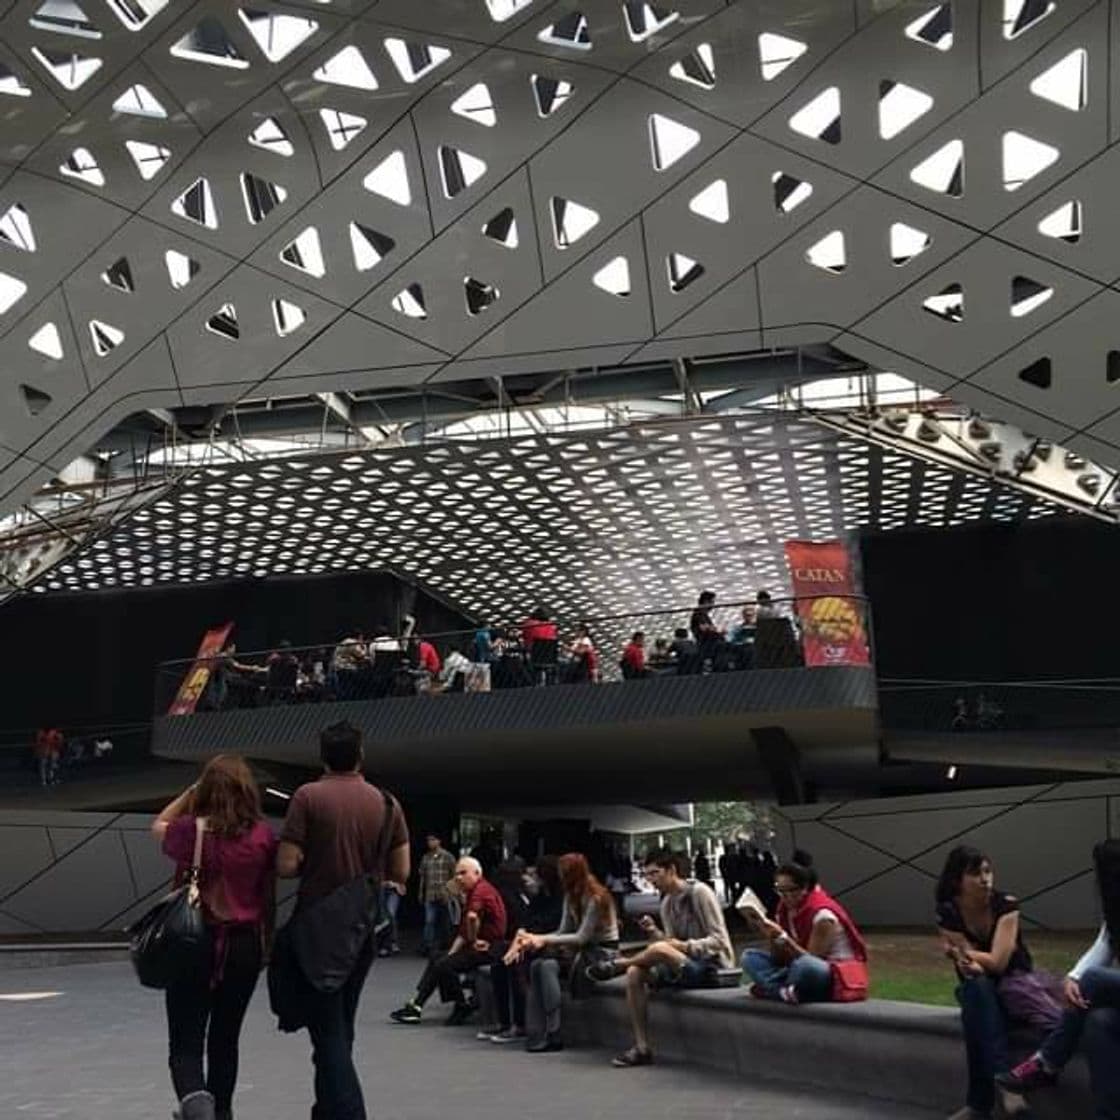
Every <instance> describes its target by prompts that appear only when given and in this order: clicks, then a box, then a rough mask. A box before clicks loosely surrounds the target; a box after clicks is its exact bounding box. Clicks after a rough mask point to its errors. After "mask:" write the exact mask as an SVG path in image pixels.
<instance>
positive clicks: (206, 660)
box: [167, 622, 233, 716]
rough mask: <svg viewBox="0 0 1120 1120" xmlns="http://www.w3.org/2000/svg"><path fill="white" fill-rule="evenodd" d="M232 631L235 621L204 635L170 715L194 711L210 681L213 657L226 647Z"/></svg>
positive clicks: (169, 711) (168, 712) (216, 627)
mask: <svg viewBox="0 0 1120 1120" xmlns="http://www.w3.org/2000/svg"><path fill="white" fill-rule="evenodd" d="M232 632H233V623H232V622H227V623H225V624H224V625H223V626H215V627H214V629H213V630H207V631H206V633H205V634H204V635H203V636H202V641H201V643H200V644H199V647H198V653H196V654H195V657H194V663H193V664H192V665H191V669H190V672H189V673H187V675H186V676H185V677H184V678H183V683H182V684H181V685H180V686H179V692H178V693H177V695H176V696H175V702H174V703H173V704H172V705H171V707H170V708H168V709H167V714H168V715H169V716H189V715H191V714H192V713H193V712H194V710H195V708H196V706H197V705H198V701H199V698H200V697H201V696H202V694H203V692H205V691H206V686H207V685H208V684H209V683H210V671H211V666H212V664H213V659H214V658H215V657H217V655H218V654H219V653H221V652H222V650H223V649H225V645H226V641H227V640H228V639H229V636H230V634H231V633H232Z"/></svg>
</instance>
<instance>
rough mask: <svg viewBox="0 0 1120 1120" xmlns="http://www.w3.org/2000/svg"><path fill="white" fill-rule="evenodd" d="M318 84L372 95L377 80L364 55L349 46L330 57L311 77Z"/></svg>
mask: <svg viewBox="0 0 1120 1120" xmlns="http://www.w3.org/2000/svg"><path fill="white" fill-rule="evenodd" d="M312 76H313V77H314V78H315V80H316V81H318V82H326V83H328V84H329V85H333V86H348V87H349V88H350V89H360V90H364V91H365V92H366V93H372V92H373V91H374V90H375V89H377V78H376V77H375V76H374V73H373V71H372V70H371V69H370V68H369V63H368V62H366V59H365V55H363V54H362V52H361V51H360V50H358V48H357V47H355V46H353V44H351V45H350V46H348V47H343V48H342V50H340V51H339V52H338V54H336V55H332V56H331V57H330V58H328V59H327V61H326V62H324V63H323V65H322V66H320V67H319V68H318V69H317V70H316V71H315V73H314V74H313V75H312Z"/></svg>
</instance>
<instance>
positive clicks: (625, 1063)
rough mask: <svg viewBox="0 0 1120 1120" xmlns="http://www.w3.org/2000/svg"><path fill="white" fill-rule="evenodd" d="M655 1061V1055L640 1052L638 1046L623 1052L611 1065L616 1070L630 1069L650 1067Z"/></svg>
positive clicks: (647, 1051)
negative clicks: (633, 1067)
mask: <svg viewBox="0 0 1120 1120" xmlns="http://www.w3.org/2000/svg"><path fill="white" fill-rule="evenodd" d="M652 1061H653V1054H652V1053H651V1052H650V1051H649V1050H639V1049H638V1047H637V1046H631V1047H630V1049H629V1050H623V1052H622V1053H621V1054H619V1055H618V1057H617V1058H614V1059H613V1060H612V1061H611V1065H612V1066H614V1067H615V1069H630V1068H631V1067H632V1066H648V1065H649V1064H650V1063H651V1062H652Z"/></svg>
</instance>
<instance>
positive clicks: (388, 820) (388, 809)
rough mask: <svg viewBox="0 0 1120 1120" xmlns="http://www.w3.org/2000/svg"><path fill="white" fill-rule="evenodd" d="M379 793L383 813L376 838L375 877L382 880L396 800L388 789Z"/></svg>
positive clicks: (383, 878) (383, 879) (391, 832)
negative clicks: (379, 832) (379, 831)
mask: <svg viewBox="0 0 1120 1120" xmlns="http://www.w3.org/2000/svg"><path fill="white" fill-rule="evenodd" d="M380 793H381V802H382V805H383V807H384V808H383V812H384V814H385V815H384V818H383V819H382V821H381V835H380V836H378V838H377V852H376V855H377V878H378V880H379V881H381V882H384V881H385V878H386V875H385V870H386V868H385V864H386V861H387V860H388V858H389V843H390V840H391V838H392V835H393V810H394V809H395V808H396V801H394V800H393V795H392V794H391V793H389V792H388V790H384V789H383V790H381V791H380Z"/></svg>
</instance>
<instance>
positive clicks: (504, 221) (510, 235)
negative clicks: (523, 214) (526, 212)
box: [482, 206, 519, 249]
mask: <svg viewBox="0 0 1120 1120" xmlns="http://www.w3.org/2000/svg"><path fill="white" fill-rule="evenodd" d="M482 236H483V237H489V238H490V240H491V241H496V242H497V243H498V244H499V245H504V246H505V247H506V248H507V249H516V248H517V246H518V243H519V242H518V236H517V218H516V217H515V216H514V213H513V209H512V207H509V206H507V207H506V208H505V209H504V210H501V211H499V212H498V213H497V214H495V215H494V217H492V218H491V219H490V221H488V222H487V223H486V225H484V226H483V227H482Z"/></svg>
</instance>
